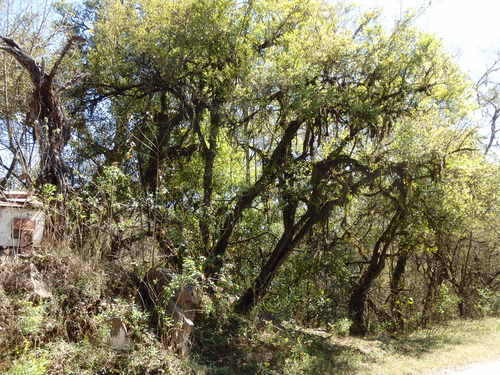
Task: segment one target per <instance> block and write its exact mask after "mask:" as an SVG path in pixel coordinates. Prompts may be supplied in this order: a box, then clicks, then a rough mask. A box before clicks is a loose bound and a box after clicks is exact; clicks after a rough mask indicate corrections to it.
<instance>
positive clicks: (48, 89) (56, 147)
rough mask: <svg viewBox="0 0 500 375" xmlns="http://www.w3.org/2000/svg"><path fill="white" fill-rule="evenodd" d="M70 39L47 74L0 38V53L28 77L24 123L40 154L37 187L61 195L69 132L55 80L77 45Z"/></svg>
mask: <svg viewBox="0 0 500 375" xmlns="http://www.w3.org/2000/svg"><path fill="white" fill-rule="evenodd" d="M81 40H82V39H81V38H80V37H77V36H73V37H71V38H70V39H69V40H68V41H67V42H66V45H65V46H64V48H63V50H62V52H61V53H60V55H59V57H58V58H57V60H56V62H55V64H54V66H53V67H52V69H51V71H50V72H49V73H46V72H45V71H44V69H43V67H42V66H40V65H38V64H37V63H36V62H35V60H34V59H33V57H31V56H30V55H28V54H27V53H26V52H24V51H23V50H22V49H21V48H20V47H19V46H18V45H17V44H16V43H15V42H14V41H13V40H11V39H9V38H5V37H2V36H0V41H1V42H2V44H0V49H1V50H4V51H5V52H7V53H8V54H10V55H11V56H12V57H14V58H15V59H16V61H17V62H18V63H19V64H20V65H21V66H22V67H23V68H24V69H26V71H27V72H28V73H29V75H30V78H31V82H32V83H33V86H34V90H33V92H32V93H31V108H30V113H28V116H27V122H28V124H29V125H30V126H32V127H33V131H34V137H35V141H36V142H37V144H38V147H39V153H40V173H39V176H38V178H37V180H36V185H37V186H38V187H40V186H42V185H43V184H52V185H55V186H56V187H57V188H58V190H59V191H60V192H63V193H64V192H65V191H66V188H67V174H68V173H67V172H68V169H67V167H66V166H65V163H64V160H63V157H62V153H63V149H64V147H65V146H66V144H67V143H68V141H69V138H70V134H71V129H70V126H69V123H68V121H67V120H66V118H65V116H64V111H63V106H62V104H61V102H60V100H59V93H58V92H57V90H56V87H55V84H54V78H55V75H56V73H57V72H58V69H59V67H60V65H61V62H62V60H63V58H64V57H65V55H66V54H67V53H68V51H69V50H70V49H71V47H72V46H73V44H74V43H75V42H76V41H81Z"/></svg>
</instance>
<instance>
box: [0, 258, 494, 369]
mask: <svg viewBox="0 0 500 375" xmlns="http://www.w3.org/2000/svg"><path fill="white" fill-rule="evenodd" d="M0 261H1V262H2V264H1V267H0V373H1V374H6V375H21V374H22V375H71V374H88V375H91V374H100V375H111V374H131V375H132V374H137V375H148V374H150V375H155V374H173V375H181V374H200V375H202V374H204V375H211V374H214V375H216V374H218V375H223V374H242V375H245V374H263V375H271V374H290V375H293V374H311V375H312V374H358V373H359V374H377V373H380V374H405V373H407V374H413V373H422V372H425V371H427V370H429V371H430V370H432V369H434V368H441V367H447V366H452V365H455V364H462V363H465V362H467V361H472V360H480V359H481V358H484V359H488V358H489V357H491V355H494V354H495V352H494V351H493V352H492V350H491V348H493V347H495V346H496V347H497V348H500V319H498V318H488V319H483V320H478V321H457V322H451V323H449V324H447V325H441V326H437V327H433V328H430V329H427V330H421V331H418V332H415V333H412V334H408V335H401V336H392V335H385V334H382V335H378V336H376V337H367V338H354V337H348V336H347V335H346V333H347V331H348V328H349V321H347V320H340V321H338V322H336V323H333V324H331V325H330V326H329V327H326V328H325V329H306V328H303V327H300V326H299V325H298V324H296V323H295V322H294V321H284V322H280V323H278V322H276V321H274V322H273V321H272V320H264V319H262V317H261V315H259V313H255V315H254V316H253V317H251V318H245V319H244V318H241V317H238V316H235V315H234V314H232V313H231V312H230V307H229V306H230V305H229V303H228V302H227V301H228V300H229V297H228V296H224V295H223V294H221V293H219V294H217V295H216V296H214V297H213V306H211V308H210V311H209V312H207V313H205V314H202V315H200V316H199V319H197V321H196V326H195V330H194V338H193V348H192V351H191V354H190V355H189V356H188V357H187V358H179V357H178V356H176V355H175V354H174V353H172V352H171V351H170V350H169V349H168V348H167V347H165V345H163V344H162V342H161V340H160V339H159V336H158V335H157V332H156V331H155V329H154V328H153V327H152V326H151V325H150V317H149V315H148V313H147V312H145V311H144V310H142V309H141V308H140V304H139V302H138V300H137V293H136V286H135V285H134V282H133V280H132V279H134V277H130V273H131V272H137V273H138V272H140V271H137V269H135V270H134V269H132V268H130V269H128V271H127V269H126V267H125V266H124V265H125V264H126V263H127V260H126V261H124V264H122V265H118V264H113V263H106V262H94V261H88V260H83V259H80V258H78V257H76V256H75V255H71V254H65V253H56V252H52V253H50V254H48V253H43V252H41V253H39V254H37V255H36V256H34V257H32V258H31V259H27V260H26V259H15V258H14V259H7V258H4V259H2V260H0ZM129 263H130V262H129ZM31 264H33V265H35V267H36V269H37V270H38V272H39V273H40V275H42V276H43V278H44V279H45V280H47V284H48V287H49V288H50V290H51V293H52V297H51V298H44V299H43V298H40V297H39V296H37V295H35V294H34V293H33V291H31V290H30V288H29V287H28V284H29V283H28V280H29V277H27V276H26V275H27V274H26V272H27V269H28V268H29V267H30V265H31ZM130 264H131V263H130ZM136 276H137V277H140V276H141V275H140V274H137V275H136ZM113 316H119V317H120V318H121V319H122V320H123V321H124V323H125V325H126V326H127V328H128V331H129V335H130V338H131V340H132V342H133V348H132V350H131V351H129V352H115V351H113V350H111V348H110V345H109V332H110V326H109V323H108V321H109V319H110V318H111V317H113ZM498 351H499V353H497V355H499V356H500V349H498ZM449 353H460V355H457V356H455V357H454V356H453V355H451V354H449ZM485 353H489V354H490V355H489V356H488V355H485ZM443 358H446V359H448V362H446V361H443V360H442V359H443ZM450 361H451V362H450ZM402 364H406V366H407V367H406V368H404V367H402ZM412 371H417V372H412Z"/></svg>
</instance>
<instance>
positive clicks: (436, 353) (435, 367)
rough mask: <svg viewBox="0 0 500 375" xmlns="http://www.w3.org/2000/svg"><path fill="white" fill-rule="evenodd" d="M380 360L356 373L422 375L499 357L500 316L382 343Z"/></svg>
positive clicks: (451, 325)
mask: <svg viewBox="0 0 500 375" xmlns="http://www.w3.org/2000/svg"><path fill="white" fill-rule="evenodd" d="M378 350H383V352H384V356H383V359H382V360H380V361H376V362H375V363H371V364H364V365H363V366H362V368H361V369H360V370H359V371H357V372H356V373H359V374H370V375H377V374H379V375H382V374H383V375H391V374H394V375H396V374H397V375H414V374H415V375H416V374H418V375H422V374H432V373H438V372H439V371H440V370H442V369H445V368H453V367H460V366H464V365H467V364H470V363H474V362H483V361H488V360H492V359H495V358H496V359H498V358H500V318H487V319H482V320H477V321H454V322H451V323H449V324H448V325H447V326H444V327H437V328H433V329H429V330H424V331H420V332H417V333H415V334H412V335H409V336H407V337H403V338H401V339H399V340H391V341H388V342H386V343H383V344H382V345H381V347H380V349H378Z"/></svg>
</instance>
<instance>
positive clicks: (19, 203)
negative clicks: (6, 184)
mask: <svg viewBox="0 0 500 375" xmlns="http://www.w3.org/2000/svg"><path fill="white" fill-rule="evenodd" d="M41 206H42V203H41V202H40V201H38V200H37V199H36V198H35V197H34V196H33V194H32V193H29V192H26V191H5V192H0V207H16V208H40V207H41Z"/></svg>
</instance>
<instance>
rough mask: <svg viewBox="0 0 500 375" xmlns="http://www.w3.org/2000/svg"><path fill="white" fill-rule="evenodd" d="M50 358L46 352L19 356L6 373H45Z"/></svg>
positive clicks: (30, 374) (24, 374) (20, 374)
mask: <svg viewBox="0 0 500 375" xmlns="http://www.w3.org/2000/svg"><path fill="white" fill-rule="evenodd" d="M48 365H49V360H48V359H47V355H46V353H33V352H32V353H30V354H24V355H22V356H21V357H19V358H18V359H17V360H16V361H15V362H14V364H13V365H12V367H11V368H10V369H9V370H8V371H7V372H6V373H5V375H45V374H47V368H48Z"/></svg>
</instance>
